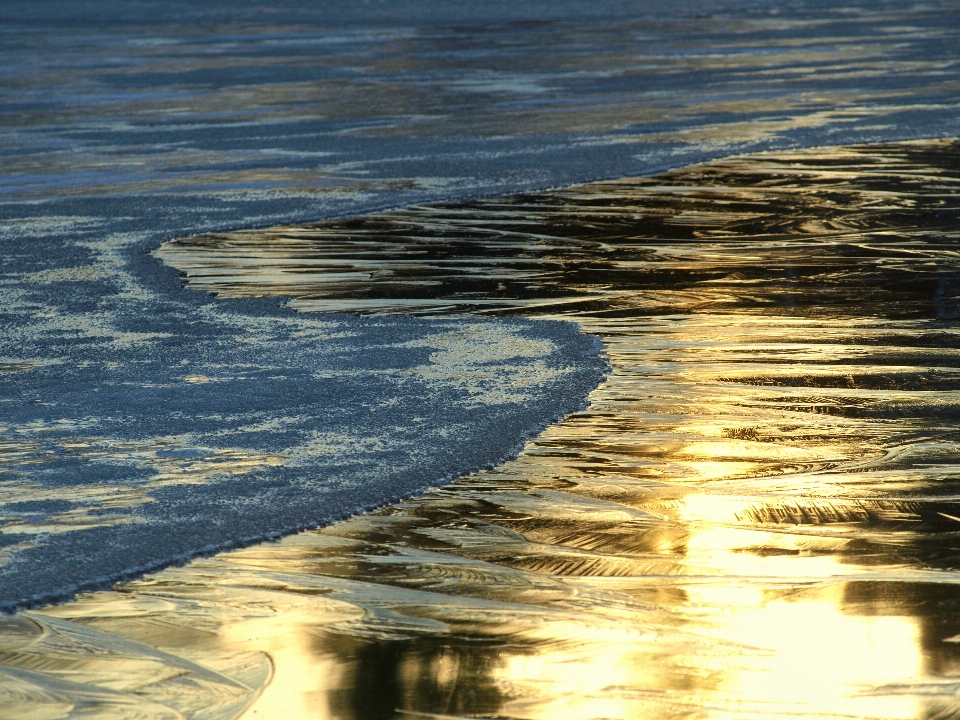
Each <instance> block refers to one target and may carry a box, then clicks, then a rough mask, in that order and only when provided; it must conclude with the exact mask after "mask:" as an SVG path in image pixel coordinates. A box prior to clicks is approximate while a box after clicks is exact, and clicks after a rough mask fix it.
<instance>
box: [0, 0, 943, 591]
mask: <svg viewBox="0 0 960 720" xmlns="http://www.w3.org/2000/svg"><path fill="white" fill-rule="evenodd" d="M958 96H960V6H958V5H957V3H956V2H953V1H952V0H939V1H938V0H933V1H931V2H927V3H924V4H922V5H921V4H910V3H893V2H891V3H884V2H878V1H875V0H870V1H869V2H848V3H843V4H838V3H834V2H811V1H804V0H796V1H795V2H790V3H785V2H781V1H779V0H778V1H776V2H774V1H772V0H771V1H770V2H761V1H759V0H757V1H755V2H749V1H745V0H740V1H733V0H728V1H718V2H711V1H710V0H700V1H698V2H682V1H679V0H678V1H676V2H670V3H664V2H629V1H627V0H617V1H614V0H593V2H589V3H587V2H563V1H561V0H553V1H551V2H538V1H528V2H516V1H514V2H505V1H504V0H483V1H482V2H478V1H475V0H461V1H458V2H434V1H431V2H427V1H426V0H416V1H412V0H411V1H401V0H391V1H389V2H374V1H371V2H359V1H357V0H350V1H349V2H347V1H344V2H312V3H302V2H293V1H292V0H291V1H289V2H271V1H270V0H264V1H261V2H245V1H244V0H230V2H227V1H226V0H205V1H204V2H192V1H191V2H175V1H173V0H163V1H162V2H142V1H138V0H125V2H122V3H118V2H110V1H108V0H86V1H77V2H65V1H59V0H46V1H41V2H37V1H36V0H31V1H30V2H22V1H21V0H5V1H4V2H3V3H2V4H0V169H2V172H0V258H2V260H0V262H2V269H0V503H2V505H0V523H2V526H0V607H6V608H9V607H13V606H14V605H15V604H16V603H18V602H22V601H25V600H31V599H32V601H34V602H42V601H44V600H45V599H53V598H55V597H56V596H58V595H63V594H64V593H69V592H71V590H72V589H73V588H76V587H92V586H94V585H96V584H97V583H100V582H104V581H105V580H106V579H109V578H111V577H117V576H119V575H122V574H123V573H125V572H130V571H134V572H135V571H138V570H142V569H144V568H146V567H151V566H157V565H159V564H163V563H164V562H168V561H170V560H171V559H175V558H176V557H177V556H179V557H186V556H189V555H190V554H191V553H195V552H197V551H198V550H211V549H214V548H216V547H221V546H223V545H224V544H225V543H229V542H231V541H238V540H242V539H244V538H257V537H262V536H264V535H268V534H269V533H272V532H278V531H286V530H289V529H292V528H295V527H302V526H304V525H307V524H309V523H311V522H324V521H327V520H329V519H331V518H333V517H336V516H339V515H342V514H344V513H350V512H354V511H356V510H357V509H358V508H361V507H365V506H371V505H378V504H381V503H383V502H386V501H388V500H391V499H393V498H396V497H399V496H401V495H404V494H407V493H410V492H414V491H416V490H417V489H418V488H422V487H424V486H427V485H432V484H436V483H440V482H443V480H444V479H446V478H449V477H450V476H452V475H454V474H457V473H459V472H463V471H465V470H469V469H471V468H474V467H477V466H482V465H484V464H486V463H490V462H495V461H497V460H498V459H500V458H501V457H503V456H505V455H507V454H509V453H511V452H512V451H513V450H514V449H515V448H516V446H517V444H518V442H520V441H521V439H522V438H523V437H524V435H525V434H527V433H529V432H531V431H533V430H535V429H536V428H537V427H539V426H541V425H542V424H543V423H544V422H548V421H549V420H550V419H551V418H553V417H554V416H556V415H557V414H558V413H562V412H566V411H569V410H571V409H573V408H574V407H577V406H578V405H579V404H580V403H581V402H582V400H583V398H584V397H585V395H586V394H587V392H589V390H590V389H591V388H592V387H594V386H595V385H596V383H597V382H598V381H599V380H600V378H601V376H602V373H603V372H604V365H603V363H602V361H601V360H600V359H599V358H598V357H597V356H596V354H595V348H594V346H593V345H592V341H591V340H590V339H589V338H586V337H583V336H580V335H578V334H577V333H576V331H575V330H574V329H572V328H571V327H570V326H568V325H564V324H559V323H549V322H530V321H523V320H511V321H493V320H472V321H442V322H441V321H429V320H413V319H403V318H379V319H361V318H354V317H346V316H323V315H313V316H311V315H298V314H296V313H295V312H293V311H291V310H289V309H288V308H284V307H281V306H280V305H278V304H277V303H274V302H268V301H265V300H264V301H231V302H222V301H215V300H212V299H211V298H208V297H205V296H201V295H200V294H198V293H195V292H193V291H187V290H184V289H182V287H181V284H180V282H179V280H178V278H177V277H176V275H175V273H173V271H171V270H169V269H167V268H163V267H162V266H160V265H159V263H158V261H156V260H155V259H154V258H152V257H151V256H149V255H148V254H147V251H148V250H150V249H151V248H153V247H156V246H157V245H158V244H159V243H160V242H162V241H164V240H167V239H170V238H173V237H177V236H182V235H188V234H195V233H199V232H204V231H209V230H215V229H228V228H240V227H251V226H262V225H267V224H273V223H279V222H293V221H299V220H308V219H319V218H323V217H330V216H336V215H345V214H350V213H356V212H362V211H365V210H371V209H376V208H382V207H388V206H397V205H404V204H409V203H414V202H423V201H427V200H436V199H442V198H456V197H467V196H476V195H481V194H483V195H489V194H495V193H503V192H511V191H517V190H524V189H535V188H545V187H549V186H558V185H563V184H567V183H570V182H575V181H583V180H591V179H597V178H605V177H617V176H622V175H629V174H640V173H649V172H653V171H655V170H658V169H662V168H666V167H673V166H678V165H682V164H686V163H690V162H693V161H697V160H704V159H708V158H711V157H717V156H722V155H729V154H731V153H736V152H744V151H754V150H762V149H774V148H786V147H795V146H811V145H819V144H837V143H851V142H873V141H880V140H892V139H908V138H914V137H916V138H920V137H936V136H956V135H960V114H958Z"/></svg>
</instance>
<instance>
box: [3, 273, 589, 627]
mask: <svg viewBox="0 0 960 720" xmlns="http://www.w3.org/2000/svg"><path fill="white" fill-rule="evenodd" d="M84 272H89V271H85V270H83V269H82V267H81V268H76V267H75V268H73V269H71V270H64V272H62V273H61V275H62V277H61V276H58V278H57V280H56V282H47V281H46V280H44V279H43V278H42V277H41V278H36V277H33V278H32V281H33V282H34V283H35V285H36V288H35V292H33V293H32V294H31V293H29V292H27V291H26V287H25V286H26V285H28V284H29V283H30V282H31V276H30V275H29V274H27V275H24V276H21V278H20V282H19V283H18V286H19V287H18V290H19V292H14V291H12V290H11V289H10V288H9V287H7V288H6V289H5V290H4V291H3V292H2V293H0V294H3V295H4V299H5V300H6V301H7V304H6V305H5V306H4V309H5V311H6V312H5V318H4V322H6V323H7V324H6V326H5V332H4V333H3V334H2V336H0V358H3V362H2V364H0V408H2V413H3V414H2V422H3V424H2V425H0V522H2V523H3V525H2V531H3V532H2V534H0V562H2V566H0V610H3V611H12V610H15V609H17V608H22V607H27V606H37V605H42V604H46V603H50V602H55V601H58V600H62V599H65V598H67V597H69V596H71V595H73V594H74V593H76V592H78V591H82V590H91V589H95V588H100V587H104V586H108V585H109V584H111V583H112V582H115V581H117V580H119V579H122V578H129V577H131V576H135V575H137V574H141V573H144V572H148V571H151V570H155V569H158V568H160V567H163V566H165V565H169V564H172V563H178V562H183V561H185V560H187V559H189V558H191V557H194V556H197V555H201V554H208V553H212V552H216V551H218V550H222V549H226V548H232V547H237V546H239V545H243V544H246V543H251V542H257V541H261V540H264V539H269V538H275V537H279V536H280V535H283V534H286V533H291V532H294V531H297V530H300V529H303V528H308V527H315V526H317V525H319V524H324V523H329V522H331V521H334V520H336V519H338V518H343V517H345V516H348V515H351V514H354V513H359V512H363V511H364V510H369V509H371V508H375V507H378V506H382V505H384V504H387V503H390V502H392V501H396V500H398V499H401V498H404V497H407V496H409V495H411V494H413V493H418V492H421V491H422V490H424V489H425V488H426V487H428V486H435V485H438V484H443V483H444V482H447V481H449V480H451V479H452V478H454V477H456V476H458V475H460V474H463V473H467V472H470V471H472V470H476V469H478V468H481V467H484V466H488V465H492V464H493V463H496V462H499V461H501V460H503V459H506V458H507V457H509V456H512V455H514V454H516V453H517V452H518V451H519V450H520V448H521V446H522V441H523V439H524V438H527V437H529V436H530V435H532V434H534V433H537V432H538V431H539V430H540V429H541V428H543V427H544V426H546V425H547V424H549V423H550V422H552V421H554V420H557V419H558V418H560V417H561V416H563V415H564V414H566V413H569V412H571V411H573V410H576V409H578V408H580V407H582V406H583V405H584V401H585V398H586V396H587V394H588V393H589V392H590V391H591V390H592V389H594V388H595V387H596V386H597V384H598V383H599V382H600V380H601V378H602V377H603V375H604V373H605V371H606V369H607V364H606V361H605V359H604V358H603V357H602V355H600V354H599V352H598V351H599V349H600V345H599V341H598V340H597V339H596V338H594V337H592V336H585V335H581V334H580V333H579V332H578V330H577V326H576V325H574V324H573V323H562V322H542V321H528V320H520V319H518V320H504V321H494V322H491V321H484V320H471V319H462V320H453V321H446V320H443V321H430V320H420V319H411V318H402V317H399V318H398V317H393V318H361V317H355V316H347V315H332V316H331V315H324V316H305V315H297V314H295V313H293V312H291V311H285V310H283V309H282V308H278V307H277V306H276V305H275V304H273V303H267V302H265V301H263V302H258V301H256V300H254V301H246V302H236V303H233V302H227V303H223V302H210V301H209V300H204V301H203V302H198V303H177V302H170V299H169V298H168V299H167V302H162V301H161V302H158V304H157V305H155V306H154V307H152V308H151V311H150V312H147V308H142V309H141V312H140V313H138V312H136V311H134V312H130V310H129V308H125V309H124V312H122V313H117V312H111V311H110V309H109V305H110V302H109V300H110V295H109V294H106V295H104V297H103V298H102V299H103V300H104V302H103V304H104V305H105V306H106V307H105V308H104V310H103V311H101V312H99V313H98V312H88V313H84V312H82V309H80V308H76V307H75V308H74V312H72V313H68V312H66V310H67V308H66V307H65V305H69V304H70V303H69V302H68V301H69V299H70V298H73V300H74V301H77V298H80V300H79V301H81V302H82V300H83V296H84V291H86V292H87V293H89V292H91V291H92V290H93V289H92V288H91V287H89V285H90V282H91V281H90V280H89V278H83V277H82V275H83V273H84ZM47 280H49V278H47ZM188 293H189V294H193V295H197V296H200V295H201V294H200V293H194V292H193V291H188ZM89 299H90V298H89V297H88V298H87V300H89ZM118 302H119V303H120V305H121V306H123V305H125V304H127V303H129V302H130V299H129V298H125V299H121V300H118ZM38 303H39V304H41V305H42V306H43V307H45V308H46V311H47V312H46V313H36V312H34V313H30V312H28V311H29V309H30V307H32V306H36V305H37V304H38ZM185 305H186V306H185ZM189 305H193V306H192V307H187V306H189ZM11 308H12V309H13V310H14V312H11V311H10V310H11ZM18 309H19V310H20V311H22V312H21V313H20V316H19V318H18V316H17V313H16V312H15V311H16V310H18ZM43 314H47V315H50V316H51V317H52V320H51V321H50V322H45V321H44V320H43V319H42V318H38V315H43ZM68 321H69V322H68ZM145 330H149V331H148V332H144V331H145Z"/></svg>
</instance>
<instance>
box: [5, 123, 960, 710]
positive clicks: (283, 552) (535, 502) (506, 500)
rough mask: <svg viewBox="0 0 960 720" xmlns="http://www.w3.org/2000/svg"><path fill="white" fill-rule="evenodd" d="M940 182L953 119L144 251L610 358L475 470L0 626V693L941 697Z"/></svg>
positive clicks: (175, 702)
mask: <svg viewBox="0 0 960 720" xmlns="http://www.w3.org/2000/svg"><path fill="white" fill-rule="evenodd" d="M958 187H960V144H958V143H951V142H946V141H942V142H925V143H907V144H898V145H880V146H876V145H875V146H861V147H846V148H827V149H819V150H810V151H802V152H801V151H798V152H787V153H777V154H770V155H756V156H749V157H742V158H734V159H730V160H726V161H722V162H716V163H712V164H710V165H704V166H698V167H693V168H688V169H684V170H680V171H675V172H671V173H667V174H663V175H659V176H656V177H651V178H640V179H626V180H622V181H616V182H603V183H592V184H586V185H580V186H575V187H572V188H567V189H564V190H558V191H552V192H545V193H539V194H529V195H520V196H512V197H508V198H498V199H492V200H479V201H475V202H471V203H460V204H456V205H432V206H423V207H412V208H408V209H405V210H401V211H394V212H389V213H381V214H378V215H372V216H366V217H362V218H356V219H351V220H342V221H332V222H325V223H322V224H319V225H315V226H303V227H295V228H276V229H272V230H266V231H244V232H237V233H227V234H219V235H210V236H204V237H199V238H192V239H186V240H180V241H176V242H172V243H168V244H166V245H164V246H163V247H162V248H161V249H160V250H159V251H157V254H158V255H159V257H161V258H162V259H163V260H164V262H166V263H168V264H170V265H172V266H174V267H176V268H178V269H180V270H182V271H183V272H184V273H185V274H186V281H187V283H188V285H190V286H192V287H195V288H199V289H206V290H209V291H212V292H214V293H217V294H218V295H221V296H227V297H237V296H251V295H287V296H290V297H291V298H292V303H293V304H294V306H295V307H297V308H298V309H300V310H302V311H320V310H331V309H333V310H341V311H350V312H367V313H383V312H390V313H392V312H415V313H420V314H424V315H444V314H450V313H453V314H460V313H485V314H522V315H537V316H546V317H562V318H568V319H575V320H576V321H577V322H579V323H580V324H581V326H582V328H583V329H584V331H586V332H591V333H596V334H598V335H600V336H601V337H602V338H603V340H604V342H605V344H606V347H607V352H608V354H609V358H610V361H611V363H612V366H613V372H612V373H611V375H610V376H609V377H608V379H607V381H606V382H605V383H604V384H603V385H602V386H601V387H600V388H598V389H597V390H596V391H595V392H594V393H593V394H592V395H591V398H590V399H591V404H590V406H589V408H587V409H586V410H585V411H583V412H580V413H576V414H574V415H571V416H570V417H568V418H567V419H566V420H564V421H563V422H561V423H559V424H557V425H554V426H552V427H550V428H549V429H548V430H546V431H545V432H544V433H543V434H542V435H541V436H540V437H538V438H537V439H535V440H533V441H531V442H529V443H528V444H527V446H526V448H525V450H524V451H523V453H522V454H521V455H520V456H519V457H518V458H517V459H516V460H514V461H511V462H508V463H506V464H504V465H501V466H499V467H497V468H494V469H492V470H489V471H485V472H481V473H478V474H474V475H471V476H469V477H465V478H463V479H461V480H458V481H456V482H455V483H454V484H453V485H451V486H448V487H446V488H444V489H441V490H436V491H434V492H431V493H428V494H427V495H425V496H423V497H420V498H417V499H414V500H410V501H407V502H404V503H401V504H399V505H396V506H393V507H391V508H389V509H387V510H384V511H381V512H378V513H374V514H369V515H365V516H361V517H357V518H354V519H352V520H349V521H345V522H342V523H338V524H336V525H333V526H330V527H327V528H323V529H321V530H319V531H317V532H314V533H304V534H300V535H297V536H294V537H290V538H287V539H285V540H282V541H279V542H276V543H269V544H265V545H260V546H256V547H252V548H248V549H245V550H239V551H236V552H231V553H225V554H221V555H218V556H216V557H213V558H208V559H205V560H200V561H196V562H194V563H192V564H191V565H188V566H186V567H183V568H179V569H171V570H167V571H164V572H161V573H158V574H156V575H153V576H150V577H148V578H145V579H143V580H141V581H137V582H133V583H129V584H126V585H123V586H118V587H117V588H116V589H115V590H114V591H113V592H109V593H97V594H94V595H89V596H85V597H83V598H81V599H80V600H78V601H77V602H75V603H71V604H69V605H64V606H60V607H55V608H49V609H47V610H45V611H43V612H39V613H24V614H21V615H18V616H16V617H13V618H9V619H5V620H3V621H2V622H3V624H4V632H2V633H0V663H2V666H0V673H3V674H4V676H5V678H6V679H8V680H7V682H5V683H4V684H3V686H2V692H4V693H6V695H5V697H4V700H3V703H0V707H3V708H13V710H12V712H13V713H14V714H13V715H9V713H10V712H11V711H10V710H6V709H4V710H0V716H3V717H6V715H4V713H7V715H9V716H10V717H28V716H29V717H31V718H33V717H38V718H39V717H44V718H45V717H64V716H69V715H68V714H67V713H68V708H70V707H72V708H74V710H72V711H69V712H74V715H73V716H76V717H81V716H82V715H81V714H80V711H79V710H76V709H75V708H81V709H82V708H88V710H87V712H89V713H90V714H94V715H96V716H97V717H108V718H112V717H170V718H175V717H191V718H201V717H203V718H208V717H216V718H221V717H222V718H227V717H235V716H237V715H239V714H240V713H242V712H243V710H244V708H247V707H248V706H249V709H248V710H247V713H248V714H247V717H250V718H265V717H284V718H294V717H305V718H337V719H347V718H356V719H358V720H361V719H362V720H367V719H380V718H417V719H425V718H450V717H455V718H463V717H483V718H525V719H526V718H561V717H562V718H583V719H587V718H637V717H649V718H681V717H682V718H694V717H695V718H713V717H716V718H734V717H736V718H739V717H757V718H766V717H769V718H782V717H790V716H798V717H829V718H840V717H878V718H879V717H883V718H951V717H958V716H960V696H958V693H960V645H958V643H960V587H958V585H960V572H958V569H960V559H958V558H960V492H958V490H960V427H958V424H957V420H958V417H960V395H958V392H957V390H958V388H960V336H958V330H960V325H958V323H957V319H958V316H960V304H958V293H960V262H958V259H960V256H958V253H957V251H958V248H960V242H958V240H960V193H958V192H957V190H958ZM191 663H197V664H196V665H194V664H191ZM250 703H253V705H252V706H250ZM57 712H60V713H61V714H60V715H57V714H56V713H57ZM17 713H19V714H17ZM178 713H179V715H178Z"/></svg>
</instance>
